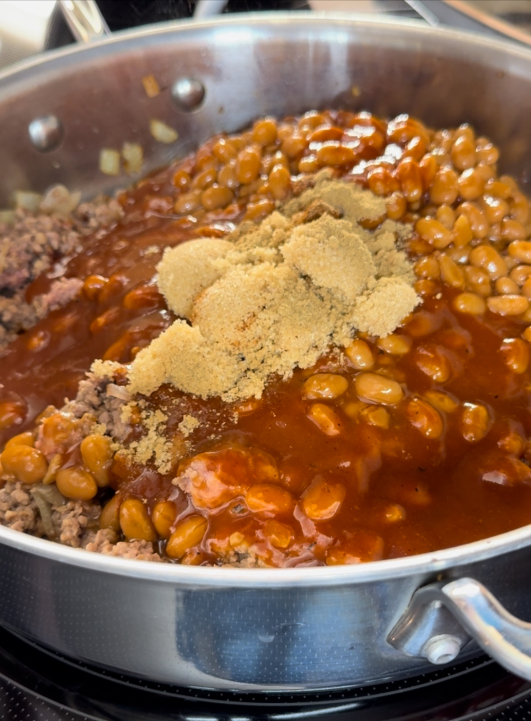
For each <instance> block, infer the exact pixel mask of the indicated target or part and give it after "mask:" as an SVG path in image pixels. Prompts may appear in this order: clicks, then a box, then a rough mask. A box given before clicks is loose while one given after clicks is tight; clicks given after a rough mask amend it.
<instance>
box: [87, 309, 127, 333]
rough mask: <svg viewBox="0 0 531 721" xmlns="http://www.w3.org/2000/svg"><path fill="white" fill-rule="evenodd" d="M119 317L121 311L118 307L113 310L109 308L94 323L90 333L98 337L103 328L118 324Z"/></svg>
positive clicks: (91, 325)
mask: <svg viewBox="0 0 531 721" xmlns="http://www.w3.org/2000/svg"><path fill="white" fill-rule="evenodd" d="M119 317H120V309H119V308H118V307H117V306H112V308H109V309H108V310H106V311H105V312H104V313H102V314H101V315H99V316H98V317H97V318H95V319H94V320H93V321H92V323H91V324H90V326H89V328H90V332H91V333H92V334H93V335H96V333H99V332H100V331H101V330H103V328H106V327H107V326H109V325H112V324H113V323H116V322H117V320H118V318H119Z"/></svg>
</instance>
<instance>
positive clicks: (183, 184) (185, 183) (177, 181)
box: [172, 170, 192, 190]
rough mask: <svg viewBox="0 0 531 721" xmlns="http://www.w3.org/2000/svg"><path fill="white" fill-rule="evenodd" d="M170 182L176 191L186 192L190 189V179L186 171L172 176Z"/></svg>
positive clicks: (179, 171) (180, 171)
mask: <svg viewBox="0 0 531 721" xmlns="http://www.w3.org/2000/svg"><path fill="white" fill-rule="evenodd" d="M172 182H173V184H174V185H175V187H176V188H177V189H178V190H187V189H188V188H189V187H190V184H191V182H192V178H191V176H190V174H189V173H187V172H186V170H178V171H177V172H176V173H175V174H174V176H173V179H172Z"/></svg>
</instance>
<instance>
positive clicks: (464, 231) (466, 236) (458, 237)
mask: <svg viewBox="0 0 531 721" xmlns="http://www.w3.org/2000/svg"><path fill="white" fill-rule="evenodd" d="M473 237H474V234H473V233H472V228H471V227H470V221H469V219H468V216H467V215H460V216H459V217H458V218H457V219H456V221H455V223H454V227H453V229H452V240H453V243H454V245H456V246H460V247H461V246H465V245H468V244H469V243H470V241H471V240H472V238H473Z"/></svg>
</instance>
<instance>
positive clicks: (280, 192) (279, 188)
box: [269, 165, 291, 200]
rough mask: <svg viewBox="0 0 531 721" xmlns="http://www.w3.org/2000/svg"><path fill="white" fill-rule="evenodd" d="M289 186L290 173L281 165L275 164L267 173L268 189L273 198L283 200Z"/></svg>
mask: <svg viewBox="0 0 531 721" xmlns="http://www.w3.org/2000/svg"><path fill="white" fill-rule="evenodd" d="M290 188H291V175H290V172H289V170H288V169H287V168H285V167H284V166H283V165H275V166H273V169H272V170H271V172H270V174H269V189H270V191H271V194H272V195H273V198H275V199H276V200H283V199H284V198H285V197H286V195H287V194H288V192H289V190H290Z"/></svg>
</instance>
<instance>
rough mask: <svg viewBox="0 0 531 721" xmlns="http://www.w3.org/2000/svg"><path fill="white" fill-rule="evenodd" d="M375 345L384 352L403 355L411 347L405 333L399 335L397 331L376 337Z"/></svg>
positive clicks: (409, 339)
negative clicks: (382, 336) (384, 336)
mask: <svg viewBox="0 0 531 721" xmlns="http://www.w3.org/2000/svg"><path fill="white" fill-rule="evenodd" d="M376 345H377V346H378V348H380V349H381V350H383V351H385V353H390V354H391V355H405V354H406V353H409V351H410V349H411V338H408V337H407V335H399V334H398V333H391V335H388V336H387V337H386V338H378V340H377V341H376Z"/></svg>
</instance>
